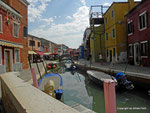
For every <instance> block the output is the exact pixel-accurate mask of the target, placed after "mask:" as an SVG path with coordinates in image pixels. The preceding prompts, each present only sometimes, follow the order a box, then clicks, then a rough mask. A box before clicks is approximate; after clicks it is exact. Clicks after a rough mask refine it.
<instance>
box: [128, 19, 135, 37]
mask: <svg viewBox="0 0 150 113" xmlns="http://www.w3.org/2000/svg"><path fill="white" fill-rule="evenodd" d="M133 29H134V27H133V21H130V22H128V35H130V34H132V33H133Z"/></svg>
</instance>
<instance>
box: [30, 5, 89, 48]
mask: <svg viewBox="0 0 150 113" xmlns="http://www.w3.org/2000/svg"><path fill="white" fill-rule="evenodd" d="M88 14H89V9H88V7H87V6H81V7H79V8H78V9H77V11H76V13H74V14H73V15H72V16H70V17H72V21H71V22H66V23H64V24H54V23H53V24H52V25H51V26H50V27H49V28H47V29H45V28H44V27H45V26H44V25H42V27H39V28H37V29H34V30H32V31H31V32H29V33H30V34H33V35H35V36H39V37H43V38H46V39H48V40H50V41H54V42H56V43H64V44H66V45H67V46H69V47H72V48H77V47H78V46H79V44H81V41H82V39H83V32H84V30H85V28H86V27H87V26H88V25H89V15H88ZM45 21H48V20H45ZM45 25H46V24H45Z"/></svg>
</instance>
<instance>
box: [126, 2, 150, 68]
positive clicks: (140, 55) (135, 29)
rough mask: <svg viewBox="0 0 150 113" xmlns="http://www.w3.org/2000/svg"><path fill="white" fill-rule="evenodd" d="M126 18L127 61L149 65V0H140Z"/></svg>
mask: <svg viewBox="0 0 150 113" xmlns="http://www.w3.org/2000/svg"><path fill="white" fill-rule="evenodd" d="M126 18H127V27H128V31H127V33H128V34H127V36H128V37H127V38H128V60H129V63H130V64H134V65H142V66H150V19H149V18H150V0H142V1H141V2H140V3H139V4H138V5H137V6H135V7H134V8H133V9H132V10H131V11H130V12H129V13H128V14H127V15H126Z"/></svg>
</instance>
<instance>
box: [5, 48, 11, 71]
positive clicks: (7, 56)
mask: <svg viewBox="0 0 150 113" xmlns="http://www.w3.org/2000/svg"><path fill="white" fill-rule="evenodd" d="M5 66H6V72H10V71H11V66H10V51H7V50H6V51H5Z"/></svg>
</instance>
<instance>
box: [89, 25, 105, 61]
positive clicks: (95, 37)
mask: <svg viewBox="0 0 150 113" xmlns="http://www.w3.org/2000/svg"><path fill="white" fill-rule="evenodd" d="M90 51H91V55H92V59H93V61H95V62H99V61H100V59H99V54H101V55H102V56H103V60H105V32H104V24H102V25H99V26H97V27H94V32H92V33H91V35H90Z"/></svg>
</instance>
